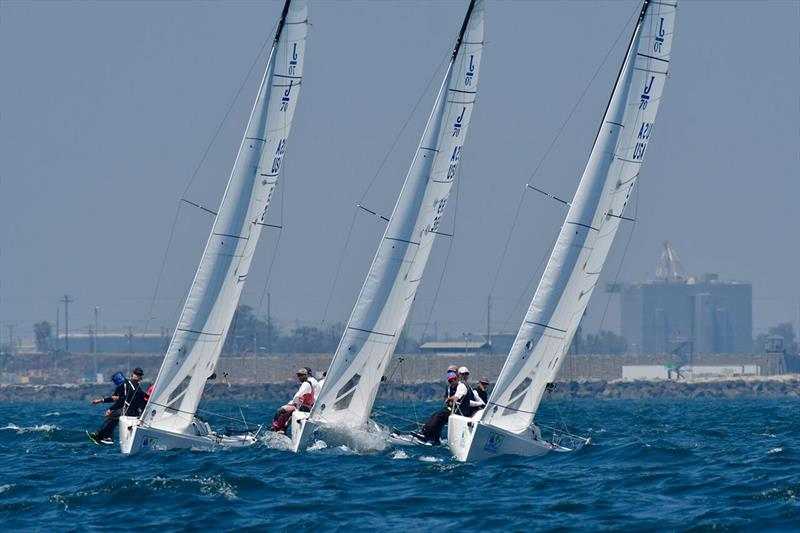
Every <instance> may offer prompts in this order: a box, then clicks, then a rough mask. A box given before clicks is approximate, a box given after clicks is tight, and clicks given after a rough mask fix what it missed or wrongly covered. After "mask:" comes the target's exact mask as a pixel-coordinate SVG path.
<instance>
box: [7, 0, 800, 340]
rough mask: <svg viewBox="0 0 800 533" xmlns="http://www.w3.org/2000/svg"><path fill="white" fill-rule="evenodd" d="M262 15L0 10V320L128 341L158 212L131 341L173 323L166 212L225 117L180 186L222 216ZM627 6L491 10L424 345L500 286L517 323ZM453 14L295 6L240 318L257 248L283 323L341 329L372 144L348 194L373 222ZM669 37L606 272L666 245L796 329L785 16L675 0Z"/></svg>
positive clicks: (764, 320) (432, 80)
mask: <svg viewBox="0 0 800 533" xmlns="http://www.w3.org/2000/svg"><path fill="white" fill-rule="evenodd" d="M281 5H282V2H255V1H249V2H225V3H222V2H191V1H175V2H169V1H167V2H70V1H58V2H46V1H35V2H14V1H8V0H2V1H0V179H1V180H2V181H1V183H0V324H1V325H3V326H5V325H7V324H15V325H16V335H22V336H27V337H29V336H31V335H32V328H31V326H32V324H33V323H35V322H37V321H39V320H43V319H46V320H49V321H51V322H55V316H56V307H57V302H58V299H59V298H60V297H61V296H62V295H64V294H69V295H70V296H71V297H72V298H74V300H75V301H74V303H73V304H72V305H71V307H70V329H71V330H72V331H82V332H85V331H87V327H88V325H89V324H91V323H92V321H93V319H92V309H93V307H94V306H100V307H101V311H100V323H101V329H102V328H105V329H107V330H109V331H116V330H121V329H123V328H126V327H127V326H129V325H131V326H133V327H134V328H135V330H137V331H142V330H143V329H144V327H145V323H146V322H147V320H146V319H147V315H148V310H149V308H150V303H151V299H152V298H153V293H154V290H155V288H156V283H157V280H158V279H159V271H160V268H161V265H162V261H163V260H164V256H165V250H166V248H167V242H168V237H169V234H170V229H171V227H172V224H173V220H174V219H175V216H176V212H177V213H178V216H177V225H176V227H175V234H174V235H175V236H174V239H173V242H172V245H171V247H170V249H169V253H168V255H167V257H166V263H165V265H166V266H165V268H164V272H163V275H162V276H161V284H160V288H159V290H158V294H157V298H156V300H155V305H154V312H153V315H154V316H155V318H153V319H152V320H151V321H150V323H149V325H148V326H147V327H148V328H149V330H150V331H157V330H158V328H159V327H161V326H168V327H173V326H174V323H175V321H176V320H177V313H178V311H179V310H180V306H181V305H182V299H183V296H184V294H185V291H186V289H187V288H188V285H189V283H190V282H191V279H192V277H193V275H194V271H195V268H196V266H197V263H198V261H199V258H200V254H201V253H202V248H203V245H204V243H205V240H206V238H207V234H208V231H209V230H210V227H211V223H212V218H211V217H210V216H209V215H208V214H206V213H204V212H202V211H200V210H198V209H195V208H191V207H189V206H187V205H185V204H184V205H183V206H182V207H180V208H179V199H180V198H181V195H182V194H183V191H184V189H185V188H186V186H187V184H188V183H189V182H190V178H191V176H192V174H193V172H194V169H195V168H196V167H197V166H198V164H199V163H200V161H201V159H202V157H203V154H204V152H205V150H206V147H207V146H208V145H209V142H210V141H211V139H212V137H213V136H214V132H215V131H216V130H217V128H218V126H219V125H220V123H221V122H222V120H223V117H225V114H226V111H227V110H228V108H229V107H230V106H231V104H232V103H233V107H232V111H231V113H230V115H229V116H228V118H227V120H225V122H224V124H223V127H222V130H221V132H220V134H219V136H218V137H217V139H216V141H215V142H214V143H213V144H212V145H211V149H210V151H209V153H208V157H207V158H206V159H205V162H204V163H203V165H202V166H201V168H200V172H199V173H198V174H197V176H196V178H195V179H194V181H193V182H192V184H191V187H190V188H189V190H188V192H187V193H186V196H185V197H186V198H187V199H189V200H192V201H194V202H197V203H201V204H203V205H207V206H209V207H211V208H212V209H216V207H217V205H218V204H219V200H220V198H221V195H222V191H223V189H224V187H225V183H226V181H227V178H228V174H229V172H230V167H231V165H232V163H233V159H234V157H235V155H236V150H237V149H238V144H239V141H240V138H241V135H242V132H243V130H244V125H245V121H246V118H247V114H248V113H249V110H250V106H251V104H252V100H253V98H254V96H255V91H256V84H257V80H258V78H259V77H260V75H261V71H262V70H263V66H264V61H265V55H264V54H262V55H261V56H260V57H259V58H258V63H257V64H256V67H255V69H254V70H253V72H252V74H251V76H250V77H249V78H247V82H246V83H245V85H244V88H243V90H242V92H241V95H240V97H239V98H238V99H237V100H235V102H234V98H235V96H236V94H237V91H238V90H239V88H240V86H242V83H243V82H245V79H246V77H247V73H248V70H249V69H250V67H251V65H252V64H253V62H254V61H255V60H256V58H257V56H258V52H259V50H260V49H261V47H262V45H263V44H264V42H265V40H268V39H271V38H272V32H273V29H274V26H275V22H276V19H277V17H278V15H279V13H280V9H281ZM639 5H640V2H639V0H631V1H629V0H624V1H623V0H620V1H616V2H600V1H598V2H595V1H591V2H590V1H573V2H546V1H541V2H538V1H537V2H522V1H513V2H511V1H499V0H498V1H493V0H489V1H488V2H487V6H486V38H487V43H488V44H487V46H486V49H485V52H484V56H483V65H482V68H483V72H482V74H481V80H480V87H479V93H478V102H477V105H476V107H475V115H474V118H473V121H472V124H471V127H470V133H469V139H468V141H467V143H466V146H465V148H464V155H463V158H462V166H461V174H460V177H459V181H458V191H457V201H451V202H450V204H449V205H448V217H447V221H446V222H445V223H444V224H443V228H442V231H446V232H448V231H449V232H452V231H454V232H455V237H454V238H453V239H448V238H446V237H445V238H440V239H439V240H438V242H437V245H436V249H435V250H434V254H433V256H432V258H431V261H430V263H429V265H428V269H427V271H426V278H425V280H424V281H423V284H422V286H421V288H420V290H419V292H418V295H417V302H416V304H415V307H414V309H413V310H412V316H411V322H412V326H413V328H414V331H415V332H416V333H417V334H419V333H420V332H421V331H422V330H423V329H424V328H425V327H426V326H425V325H426V323H428V317H429V316H430V317H431V318H430V323H429V325H428V331H432V330H433V322H434V321H436V322H438V329H439V332H440V333H442V332H444V331H449V332H450V333H451V334H453V335H460V333H461V332H462V331H483V330H484V329H485V327H486V326H485V317H486V304H485V302H486V297H487V295H488V294H489V291H490V289H491V288H492V286H493V280H494V279H495V275H496V273H497V272H498V271H499V276H498V277H497V283H496V284H495V285H494V289H493V290H492V298H493V309H492V315H493V322H494V327H493V329H503V330H507V331H515V330H516V328H517V326H518V325H519V323H520V322H521V320H522V317H523V314H524V311H525V309H526V307H527V305H528V302H529V301H530V298H531V297H532V292H533V289H534V288H535V284H536V282H538V278H539V276H540V274H541V269H539V270H537V267H538V266H539V265H540V262H541V261H542V259H543V258H545V259H546V256H547V255H548V254H549V252H550V246H551V243H552V242H553V239H554V238H555V237H556V235H557V233H558V230H559V227H560V224H561V223H562V221H563V217H564V215H565V214H566V213H565V210H564V209H563V206H561V205H560V204H557V203H556V202H554V201H552V200H548V199H547V198H545V197H543V196H540V195H537V194H536V193H533V192H532V191H529V192H528V193H524V190H525V183H527V182H529V181H530V182H531V183H533V184H535V185H536V186H537V187H540V188H543V189H546V190H549V191H551V192H553V193H554V194H557V195H559V196H561V197H564V198H569V197H571V196H572V194H573V193H574V191H575V188H576V186H577V182H578V179H579V177H580V174H581V172H582V169H583V166H584V164H585V163H586V160H587V157H588V154H589V150H590V148H591V143H592V141H593V140H594V135H595V133H596V130H597V127H598V124H599V121H600V120H601V118H602V113H603V111H604V108H605V104H606V102H607V99H608V95H609V93H610V91H611V86H612V83H613V80H614V78H615V76H616V73H617V70H618V68H619V64H620V62H621V60H622V55H623V53H624V47H625V45H626V44H627V42H628V39H629V36H630V32H631V29H632V22H633V20H632V15H633V14H634V13H635V12H637V10H638V9H639ZM465 8H466V2H465V1H460V0H458V1H447V2H444V1H443V2H396V1H371V2H367V1H363V2H348V1H342V2H333V1H313V0H312V1H311V2H310V7H309V18H310V21H311V22H312V24H313V26H312V27H311V28H310V33H309V39H308V48H307V55H306V66H305V71H304V79H303V89H302V94H301V97H300V101H299V105H298V107H297V114H296V116H295V124H294V129H293V131H292V135H291V138H290V139H289V143H288V147H287V156H286V160H285V173H284V175H283V182H282V184H281V186H279V190H278V192H276V195H277V198H278V201H277V202H275V203H273V206H272V208H271V211H270V214H269V217H270V219H271V221H272V222H273V223H282V224H283V225H284V229H283V230H282V231H281V232H278V231H277V230H275V231H265V232H264V235H263V236H262V241H261V246H260V249H259V253H258V256H257V258H256V260H255V261H254V263H253V269H252V270H251V274H250V277H249V278H248V285H247V286H246V287H245V292H244V296H243V299H242V303H246V304H249V305H253V306H254V307H256V306H258V303H259V301H260V300H261V296H262V294H263V292H264V289H265V282H266V281H267V272H268V270H269V265H270V261H271V258H272V257H273V256H274V257H275V261H274V267H273V269H272V273H271V277H270V279H269V280H268V281H269V282H268V284H267V285H266V290H268V291H269V292H270V293H271V296H272V298H271V301H272V314H273V316H274V317H276V318H277V319H279V320H280V322H281V325H282V326H283V327H284V329H289V328H291V327H292V326H293V325H294V323H295V320H299V321H300V323H304V324H309V325H319V324H320V323H321V321H322V320H323V318H326V319H327V321H328V322H337V321H345V320H346V319H347V316H348V315H349V312H350V310H351V308H352V305H353V303H354V300H355V298H356V296H357V293H358V290H359V288H360V286H361V283H362V281H363V278H364V275H365V274H366V271H367V269H368V267H369V263H370V261H371V260H372V257H373V254H374V252H375V248H376V246H377V244H378V240H379V238H380V236H381V233H382V231H383V226H382V222H381V221H380V220H379V219H377V218H375V217H371V216H369V215H367V214H365V213H363V212H361V213H360V214H357V215H356V214H355V213H356V208H355V204H356V203H357V202H358V201H359V199H360V198H361V197H362V195H363V194H364V192H365V191H367V189H368V185H369V183H370V181H371V180H372V178H373V177H374V176H375V175H376V171H377V170H378V168H379V166H380V163H381V161H382V160H383V159H384V158H385V157H387V154H388V160H387V162H386V164H385V166H384V167H383V169H382V171H381V172H380V174H379V175H378V176H377V178H376V180H375V182H374V185H373V186H372V187H371V188H369V191H368V194H367V195H366V198H365V199H364V201H363V203H364V204H365V205H367V206H368V207H369V208H371V209H373V210H375V211H378V212H380V213H384V214H389V213H390V211H391V207H392V206H393V204H394V202H395V200H396V195H397V194H398V192H399V190H400V187H401V185H402V182H403V179H404V177H405V173H406V171H407V169H408V166H409V164H410V162H411V157H412V155H413V151H414V149H415V146H416V144H417V142H418V140H419V137H420V135H421V133H422V128H423V126H424V122H425V119H426V118H427V115H428V113H429V110H430V108H431V106H432V104H433V98H434V96H435V91H436V89H437V88H438V85H439V83H440V82H441V77H442V75H443V66H444V62H443V60H444V59H445V57H446V55H447V54H448V52H449V51H450V48H451V46H452V42H453V40H454V38H455V35H456V33H457V31H458V28H459V26H460V24H461V21H462V18H463V15H464V11H465ZM676 25H677V33H676V35H675V40H674V46H673V53H672V63H671V65H670V67H671V71H670V74H671V79H670V80H669V82H668V84H667V86H666V89H665V101H664V102H663V104H662V106H661V108H660V111H659V116H658V119H657V123H656V126H655V130H654V134H653V140H652V142H651V145H650V148H649V150H648V156H647V160H646V161H645V164H644V166H643V169H642V176H641V179H640V181H639V185H637V191H638V192H637V193H635V195H634V198H638V205H637V202H634V204H633V205H631V206H630V211H628V212H627V213H626V214H627V215H628V216H633V214H634V212H635V213H636V217H637V218H638V222H637V223H636V224H635V225H632V224H623V226H622V227H621V230H620V232H619V234H618V236H617V241H616V244H615V246H614V248H613V249H612V252H611V255H610V258H609V261H608V263H607V265H606V268H605V272H604V280H605V282H608V281H613V280H614V279H615V278H617V275H618V273H619V275H618V279H619V280H623V281H638V280H644V279H648V278H649V277H651V276H652V275H653V273H654V271H655V268H656V264H657V262H658V258H659V254H660V248H661V245H662V242H663V241H664V240H669V241H670V242H672V244H673V245H674V247H675V249H676V250H677V252H678V254H679V256H680V258H681V259H682V261H683V265H684V267H685V268H686V270H687V271H688V272H689V273H691V274H694V275H702V274H703V273H705V272H716V273H719V275H720V277H722V278H727V279H737V280H745V281H750V282H752V284H753V297H754V299H753V322H754V334H758V333H761V332H764V331H765V330H766V328H767V327H768V326H770V325H774V324H776V323H778V322H781V321H792V322H793V323H794V325H795V328H796V329H798V326H800V208H799V207H798V206H799V205H800V185H799V183H800V96H799V95H800V40H799V39H800V38H799V37H798V28H799V27H800V2H797V1H783V2H769V1H752V2H749V1H731V2H723V1H690V0H685V1H683V2H681V3H680V5H679V12H678V18H677V22H676ZM615 41H617V42H616V46H613V47H612V45H614V43H615ZM606 56H608V59H607V60H606V62H605V63H603V59H604V58H605V57H606ZM601 65H602V68H600V70H599V73H598V74H597V76H596V77H595V78H594V81H591V80H592V79H593V76H594V74H595V72H596V71H597V70H598V68H599V67H600V66H601ZM590 81H591V83H590ZM587 87H588V89H587ZM584 91H585V96H584V97H583V98H582V100H581V95H582V94H583V93H584ZM579 100H580V105H578V106H577V108H575V106H576V103H578V101H579ZM417 102H419V106H418V107H416V109H415V105H416V104H417ZM573 108H575V110H574V114H572V117H571V119H570V120H569V122H568V123H567V126H566V128H565V129H564V130H563V132H562V134H561V135H560V137H559V138H558V139H557V141H556V142H555V145H554V147H553V149H552V150H551V151H550V152H549V155H548V156H547V157H546V158H545V160H544V163H543V164H542V165H541V167H540V168H539V171H538V173H537V174H536V175H535V176H534V177H533V178H531V174H532V172H533V169H534V168H535V167H536V166H537V165H538V164H539V162H540V160H541V159H542V157H543V155H544V154H545V153H546V152H547V149H548V147H549V146H550V145H551V143H552V142H553V140H554V139H555V138H556V136H557V134H558V132H559V129H560V128H561V125H562V124H563V123H564V121H565V120H566V119H567V117H568V116H569V115H570V113H571V112H572V111H573ZM407 120H408V124H407V126H406V127H405V128H403V125H404V124H405V123H406V121H407ZM398 134H399V137H398ZM396 138H398V139H399V140H398V142H397V144H396V146H395V147H394V149H393V150H391V151H390V149H391V147H392V144H393V142H394V141H395V139H396ZM523 194H524V198H523V199H522V204H521V205H522V207H521V210H520V215H519V217H518V219H517V223H516V225H515V226H514V231H513V232H512V233H511V240H510V245H509V248H508V252H507V253H506V254H505V256H503V253H502V252H503V249H504V247H505V243H506V240H507V239H508V237H509V232H510V231H511V228H512V221H513V218H514V213H515V212H516V209H517V206H518V205H519V204H520V198H521V196H522V195H523ZM455 199H456V196H455V195H454V198H453V200H455ZM354 216H355V224H354V226H353V231H352V234H351V238H350V240H349V245H348V246H347V248H346V253H345V254H344V256H343V261H342V269H341V273H340V275H339V279H338V282H337V283H336V284H335V287H334V284H333V281H334V275H335V273H336V266H337V264H338V263H339V260H340V258H341V257H342V252H343V250H344V249H345V248H344V245H345V242H346V240H347V235H348V229H349V228H350V225H351V221H353V219H354ZM631 229H633V234H632V236H630V232H631ZM279 235H280V242H279V245H278V246H277V255H276V253H275V250H276V243H277V240H278V236H279ZM629 236H630V245H629V246H628V249H627V253H625V254H624V261H622V259H623V252H624V251H625V244H626V242H627V241H628V239H629ZM448 252H449V256H448ZM542 264H543V263H542ZM620 264H621V265H622V266H621V268H620ZM443 272H445V275H444V277H443V278H442V273H443ZM440 279H442V282H441V284H440ZM332 287H333V290H332ZM437 288H438V289H439V291H438V298H437V299H436V300H435V306H434V307H433V310H432V312H431V307H432V305H433V304H434V296H435V294H436V292H437ZM331 293H332V298H330V305H329V306H328V301H329V295H330V294H331ZM610 298H611V297H610V296H609V295H608V294H607V293H605V292H603V291H597V292H596V293H595V296H594V299H593V301H592V303H591V304H590V306H589V309H588V318H587V323H588V328H587V329H588V330H590V331H591V330H592V329H596V328H598V327H600V325H601V323H602V327H604V328H607V329H609V328H610V329H617V328H618V327H619V307H618V303H617V301H616V297H613V298H611V299H610ZM326 308H327V315H325V309H326ZM606 309H607V311H606ZM260 313H261V314H265V313H266V305H265V304H264V305H262V307H261V310H260ZM62 318H63V315H62ZM2 340H3V341H4V342H5V341H6V340H7V330H6V329H5V327H4V328H3V330H2Z"/></svg>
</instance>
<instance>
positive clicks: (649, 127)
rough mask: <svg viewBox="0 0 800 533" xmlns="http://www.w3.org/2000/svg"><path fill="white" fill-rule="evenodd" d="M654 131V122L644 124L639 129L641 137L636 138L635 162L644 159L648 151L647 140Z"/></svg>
mask: <svg viewBox="0 0 800 533" xmlns="http://www.w3.org/2000/svg"><path fill="white" fill-rule="evenodd" d="M652 131H653V123H652V122H642V126H641V127H640V128H639V135H637V136H636V138H637V141H636V146H634V147H633V160H634V161H641V160H642V158H644V152H645V150H646V149H647V140H648V139H649V138H650V133H651V132H652Z"/></svg>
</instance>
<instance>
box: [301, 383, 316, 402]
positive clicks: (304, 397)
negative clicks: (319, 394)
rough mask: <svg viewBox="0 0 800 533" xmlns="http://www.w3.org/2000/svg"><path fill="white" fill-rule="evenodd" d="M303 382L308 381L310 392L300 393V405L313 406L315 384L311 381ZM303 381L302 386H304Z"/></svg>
mask: <svg viewBox="0 0 800 533" xmlns="http://www.w3.org/2000/svg"><path fill="white" fill-rule="evenodd" d="M303 383H308V388H309V389H310V390H309V392H307V393H305V394H301V395H300V407H311V406H312V405H314V385H312V384H311V382H310V381H308V380H305V381H304V382H303ZM303 383H301V384H300V386H301V387H302V386H303Z"/></svg>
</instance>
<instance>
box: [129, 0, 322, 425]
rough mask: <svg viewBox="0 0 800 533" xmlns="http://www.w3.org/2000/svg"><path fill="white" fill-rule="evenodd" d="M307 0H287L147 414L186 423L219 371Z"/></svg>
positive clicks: (291, 85)
mask: <svg viewBox="0 0 800 533" xmlns="http://www.w3.org/2000/svg"><path fill="white" fill-rule="evenodd" d="M307 26H308V22H307V5H306V1H305V0H287V1H286V3H285V5H284V7H283V12H282V14H281V19H280V21H279V23H278V27H277V30H276V33H275V40H274V42H273V45H272V49H271V51H270V56H269V61H268V63H267V67H266V70H265V72H264V77H263V78H262V81H261V85H260V87H259V90H258V95H257V97H256V101H255V104H254V105H253V110H252V112H251V114H250V119H249V121H248V124H247V129H246V130H245V134H244V138H243V139H242V143H241V145H240V147H239V152H238V155H237V156H236V161H235V163H234V165H233V170H232V171H231V175H230V179H229V181H228V185H227V188H226V190H225V194H224V196H223V198H222V203H221V204H220V207H219V211H218V213H217V216H216V219H215V220H214V225H213V227H212V229H211V235H210V236H209V238H208V242H207V243H206V247H205V251H204V252H203V257H202V259H201V260H200V266H199V267H198V269H197V273H196V274H195V278H194V281H193V282H192V286H191V288H190V289H189V294H188V296H187V299H186V303H185V304H184V307H183V311H182V312H181V316H180V319H179V321H178V325H177V327H176V329H175V333H174V335H173V337H172V340H171V342H170V344H169V348H168V349H167V354H166V356H165V358H164V362H163V363H162V365H161V370H160V371H159V373H158V377H157V378H156V382H155V385H154V388H153V394H152V395H151V397H150V401H149V402H148V404H147V407H146V409H145V413H144V414H143V416H142V419H143V421H144V422H145V423H148V424H150V425H151V426H153V427H158V428H161V429H165V430H169V431H175V432H182V431H184V430H185V429H186V428H188V427H189V426H190V425H191V423H192V421H193V417H194V413H195V411H196V410H197V406H198V404H199V403H200V397H201V395H202V392H203V388H204V386H205V383H206V380H207V379H208V377H209V376H210V375H211V374H212V373H213V372H214V367H215V366H216V364H217V360H218V359H219V355H220V352H221V351H222V345H223V343H224V342H225V337H226V336H227V333H228V328H229V327H230V324H231V320H232V318H233V314H234V312H235V311H236V307H237V305H238V303H239V297H240V296H241V293H242V288H243V287H244V284H245V281H246V279H247V275H248V272H249V270H250V263H251V261H252V259H253V254H254V252H255V248H256V244H257V243H258V238H259V235H260V234H261V230H262V228H263V227H264V224H265V222H264V217H265V215H266V212H267V208H268V207H269V204H270V199H271V197H272V193H273V190H274V189H275V186H276V185H277V183H278V177H279V176H280V170H281V163H282V161H283V157H284V154H285V150H286V140H287V138H288V136H289V130H290V129H291V126H292V117H293V116H294V111H295V106H296V105H297V98H298V96H299V93H300V86H301V82H302V73H303V56H304V53H305V44H306V30H307Z"/></svg>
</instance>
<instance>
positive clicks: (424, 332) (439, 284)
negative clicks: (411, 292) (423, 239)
mask: <svg viewBox="0 0 800 533" xmlns="http://www.w3.org/2000/svg"><path fill="white" fill-rule="evenodd" d="M456 173H457V174H456V182H455V183H454V186H455V189H456V190H455V194H456V201H455V205H453V236H452V237H451V239H450V243H449V244H448V246H447V254H446V255H445V257H444V265H442V273H441V274H439V281H438V282H437V283H436V291H435V292H434V294H433V302H431V307H430V309H429V310H428V318H427V319H425V327H424V328H423V329H422V337H420V339H424V338H425V335H427V334H428V326H430V323H431V318H432V317H433V311H434V310H435V309H436V302H437V301H438V299H439V291H440V290H441V288H442V285H443V283H442V282H443V281H444V275H445V274H446V273H447V263H448V262H449V261H450V252H452V251H453V244H454V243H455V240H456V238H455V234H456V222H457V221H458V199H459V196H460V190H461V189H460V188H461V165H458V170H457V171H456Z"/></svg>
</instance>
